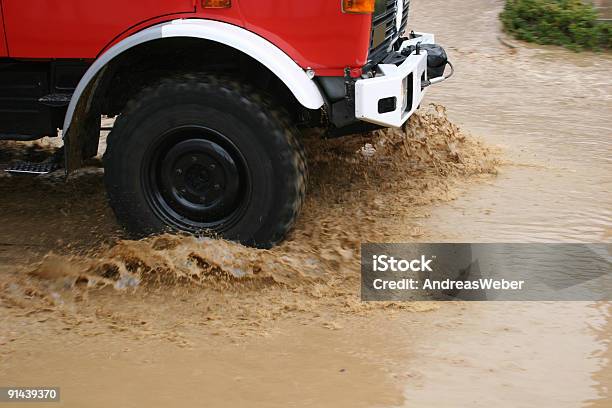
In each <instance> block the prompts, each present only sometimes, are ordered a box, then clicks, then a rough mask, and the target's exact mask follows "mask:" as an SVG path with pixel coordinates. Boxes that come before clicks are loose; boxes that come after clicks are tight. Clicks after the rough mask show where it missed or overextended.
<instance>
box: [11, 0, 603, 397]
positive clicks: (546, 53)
mask: <svg viewBox="0 0 612 408" xmlns="http://www.w3.org/2000/svg"><path fill="white" fill-rule="evenodd" d="M412 3H413V4H412V9H413V10H412V17H411V19H412V21H413V26H414V29H415V30H423V31H425V30H427V31H432V32H435V33H436V34H437V39H438V41H439V42H440V43H442V44H445V45H447V46H448V50H449V54H450V55H451V57H452V58H453V60H454V62H455V65H456V68H457V74H456V76H455V77H454V78H453V79H452V81H449V82H448V83H445V84H443V85H439V86H438V87H435V88H434V89H432V91H431V92H430V94H429V95H428V97H427V102H428V103H429V102H433V103H437V104H440V105H435V106H424V107H423V109H422V111H421V112H420V113H419V114H418V115H417V116H415V117H414V118H412V119H411V121H410V123H409V125H408V126H407V127H406V129H404V130H402V131H385V132H376V133H374V134H370V135H366V136H358V137H354V138H349V139H342V140H335V141H322V140H320V139H319V138H318V137H317V136H318V135H317V134H308V135H306V137H305V145H306V147H307V151H308V156H309V165H310V168H311V174H312V177H311V184H310V186H309V195H308V198H307V202H306V206H305V209H304V212H303V214H302V215H301V217H300V218H299V220H298V223H297V225H296V228H295V230H294V231H293V232H292V234H291V235H290V236H289V237H288V240H287V241H286V242H285V243H283V244H282V245H280V246H279V247H277V248H274V249H272V250H269V251H262V250H254V249H250V248H245V247H242V246H240V245H237V244H233V243H228V242H224V241H215V240H208V239H197V238H192V237H174V236H161V237H154V238H150V239H147V240H142V241H126V240H122V239H123V233H122V232H121V231H120V230H119V229H118V227H117V225H116V224H115V221H114V218H113V215H112V213H111V211H110V210H109V208H108V207H107V205H106V199H105V196H104V191H103V188H102V183H101V170H100V169H99V168H98V167H97V166H96V164H97V163H96V162H95V161H94V162H93V163H91V164H92V166H91V167H89V168H88V169H85V170H84V171H82V172H80V173H79V174H77V175H74V176H72V177H71V178H70V179H69V180H68V181H67V182H66V183H64V182H63V181H61V180H59V179H57V178H55V177H53V176H49V177H45V178H37V179H27V178H26V179H23V178H15V177H6V176H4V177H0V209H1V211H2V212H1V215H0V328H1V330H0V385H19V386H41V385H48V386H59V387H61V398H62V402H61V403H60V404H52V405H50V406H66V407H82V406H87V407H106V406H121V407H141V406H149V407H158V406H159V407H166V406H169V405H170V406H200V405H204V406H210V407H226V406H232V407H234V406H236V407H257V406H261V407H286V406H299V407H301V406H312V407H343V406H350V407H381V406H417V407H422V406H423V407H462V406H474V407H480V406H482V407H489V406H492V405H495V406H504V407H535V406H537V407H542V406H551V407H553V406H554V407H576V406H608V404H609V398H610V397H609V394H608V392H609V391H607V390H609V388H610V386H611V385H612V384H611V376H610V366H609V358H610V351H609V348H608V347H609V340H610V337H611V336H610V334H611V330H612V329H611V326H610V321H611V320H610V313H611V309H610V305H609V303H607V302H600V303H592V302H567V303H564V302H488V303H452V302H451V303H433V302H418V303H401V304H393V303H383V304H380V303H377V304H365V303H361V302H360V301H359V297H358V296H359V291H358V288H359V244H360V242H362V241H363V242H365V241H388V242H402V241H415V240H421V241H433V242H435V241H463V242H470V241H482V242H489V241H495V242H500V241H516V242H530V241H554V242H557V241H580V242H602V241H606V242H609V241H610V240H611V239H612V233H611V224H612V220H611V217H610V211H611V210H612V201H611V200H612V195H611V194H610V187H611V181H612V179H611V176H612V171H610V170H612V169H611V163H610V153H611V151H610V143H611V140H610V136H611V135H610V129H611V128H612V126H611V120H612V115H611V113H612V111H611V102H610V98H611V95H612V89H611V83H610V79H609V74H608V72H609V67H610V62H611V60H612V59H611V58H610V55H609V54H591V53H583V54H573V53H571V52H569V51H565V50H561V49H557V48H541V47H533V46H530V45H526V44H522V43H515V42H513V41H512V40H508V39H505V37H503V36H502V34H500V32H499V25H498V22H497V17H496V16H497V13H498V12H499V10H500V8H501V6H502V3H503V2H502V1H485V0H463V1H458V0H447V1H437V0H432V1H428V2H425V1H417V0H413V2H412ZM500 36H501V38H502V40H503V41H504V42H506V43H507V44H510V45H513V44H515V45H513V46H515V47H516V48H510V47H508V45H504V44H502V42H500V40H499V38H498V37H500ZM441 105H443V106H446V109H447V110H446V109H445V108H443V107H442V106H441ZM449 117H450V119H451V121H449V119H448V118H449ZM455 123H456V124H460V125H461V128H462V129H459V128H458V127H457V126H456V125H455ZM366 143H369V144H370V145H371V146H368V147H366V148H364V146H365V145H366ZM13 147H14V146H12V145H11V144H5V145H3V146H2V148H1V149H0V155H2V156H3V157H0V159H2V160H6V159H9V158H10V157H14V156H17V155H19V154H21V153H20V150H17V149H15V148H13ZM48 153H49V149H48V147H47V146H45V145H42V146H41V145H37V146H34V147H32V148H31V150H30V151H28V154H29V155H31V156H38V157H44V156H45V155H47V154H48ZM2 160H0V161H2ZM41 406H44V404H41Z"/></svg>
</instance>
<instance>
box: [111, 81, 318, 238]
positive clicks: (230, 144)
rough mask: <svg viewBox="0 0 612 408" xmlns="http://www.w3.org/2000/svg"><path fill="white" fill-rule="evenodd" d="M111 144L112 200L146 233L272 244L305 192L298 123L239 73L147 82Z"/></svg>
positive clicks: (131, 225)
mask: <svg viewBox="0 0 612 408" xmlns="http://www.w3.org/2000/svg"><path fill="white" fill-rule="evenodd" d="M107 144H108V145H107V150H106V153H105V155H104V166H105V183H106V188H107V191H108V195H109V198H110V203H111V206H112V208H113V210H114V211H115V214H116V215H117V218H118V220H119V222H120V223H121V224H122V225H123V226H124V227H125V228H126V229H127V230H128V231H130V232H131V233H133V235H135V236H137V237H142V236H146V235H151V234H156V233H161V232H165V231H185V232H188V233H195V234H200V233H207V234H211V233H212V234H214V235H220V236H222V237H224V238H227V239H231V240H236V241H240V242H242V243H244V244H246V245H252V246H257V247H263V248H265V247H270V246H272V245H274V244H275V243H277V242H279V241H280V240H282V239H283V237H284V236H285V234H286V233H287V231H288V230H289V229H290V228H291V226H292V225H293V222H294V221H295V218H296V216H297V214H298V212H299V210H300V207H301V205H302V201H303V199H304V193H305V189H306V177H307V170H306V162H305V158H304V157H305V156H304V153H303V150H302V147H301V145H300V143H299V140H298V138H297V130H296V129H295V128H294V127H293V126H292V125H291V124H290V122H289V120H288V118H287V115H286V114H285V113H284V112H283V111H281V110H278V109H274V108H273V107H272V106H271V104H270V103H269V102H268V101H267V100H266V99H265V98H264V97H263V96H261V95H259V94H258V93H257V92H255V91H254V90H253V89H251V88H249V87H246V86H244V85H241V84H239V83H237V82H234V81H230V80H221V79H217V78H214V77H210V76H206V77H203V76H191V75H186V76H181V77H177V78H173V79H167V80H164V81H162V82H160V83H159V84H157V85H155V86H151V87H148V88H146V89H145V90H143V91H142V92H141V93H140V94H139V95H138V96H137V97H136V98H134V99H133V100H131V101H130V102H129V103H128V104H127V107H126V109H125V111H124V113H122V114H121V115H120V116H119V117H118V118H117V121H116V122H115V126H114V128H113V131H112V132H111V134H110V135H109V137H108V140H107Z"/></svg>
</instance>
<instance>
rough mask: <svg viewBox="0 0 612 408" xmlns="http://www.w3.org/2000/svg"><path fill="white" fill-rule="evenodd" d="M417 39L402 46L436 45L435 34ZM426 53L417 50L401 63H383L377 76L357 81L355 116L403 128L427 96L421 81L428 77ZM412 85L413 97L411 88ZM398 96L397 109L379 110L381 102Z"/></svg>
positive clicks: (418, 34) (378, 67)
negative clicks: (409, 90) (383, 111)
mask: <svg viewBox="0 0 612 408" xmlns="http://www.w3.org/2000/svg"><path fill="white" fill-rule="evenodd" d="M417 36H418V37H417V38H413V39H410V40H405V41H404V42H403V43H402V48H401V49H404V48H405V47H408V46H409V45H416V44H417V43H422V44H434V35H433V34H427V33H417ZM427 79H428V78H427V52H426V51H421V52H420V54H419V55H416V54H415V53H414V52H413V53H412V54H410V56H408V58H406V60H405V61H404V62H403V63H402V64H401V65H400V66H396V65H393V64H380V65H378V66H377V73H376V76H375V77H374V78H367V79H359V80H357V81H356V82H355V117H356V118H357V119H360V120H363V121H366V122H371V123H376V124H378V125H382V126H388V127H400V126H402V125H403V124H404V123H405V122H406V121H407V120H408V118H409V117H410V116H411V115H412V114H413V113H414V112H415V111H416V110H417V108H418V107H419V105H420V104H421V100H422V99H423V96H424V95H425V89H422V87H421V84H422V81H424V80H427ZM408 87H410V88H412V98H409V97H408V95H409V94H410V92H408V89H410V88H408ZM386 98H396V99H395V101H396V102H395V110H393V111H390V112H385V113H380V112H379V101H380V100H381V99H386Z"/></svg>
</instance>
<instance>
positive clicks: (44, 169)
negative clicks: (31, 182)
mask: <svg viewBox="0 0 612 408" xmlns="http://www.w3.org/2000/svg"><path fill="white" fill-rule="evenodd" d="M59 168H60V165H59V163H53V162H42V163H32V162H26V161H18V162H13V163H11V164H9V165H8V166H7V167H6V168H5V169H4V171H5V172H7V173H11V174H33V175H40V174H48V173H51V172H53V171H55V170H57V169H59Z"/></svg>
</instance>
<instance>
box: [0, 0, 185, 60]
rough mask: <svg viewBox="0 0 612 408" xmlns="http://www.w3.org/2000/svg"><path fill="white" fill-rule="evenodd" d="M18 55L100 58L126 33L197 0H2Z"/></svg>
mask: <svg viewBox="0 0 612 408" xmlns="http://www.w3.org/2000/svg"><path fill="white" fill-rule="evenodd" d="M2 4H3V6H4V7H3V8H4V23H5V33H6V38H7V40H8V52H9V55H10V56H11V57H13V58H54V59H55V58H88V59H89V58H95V57H96V56H97V55H98V53H99V52H100V51H101V50H102V49H103V48H104V47H105V46H106V45H107V44H108V43H109V42H111V41H112V40H113V39H114V38H116V37H117V36H119V35H120V34H121V33H123V32H124V31H126V30H127V29H129V28H130V27H133V26H134V25H137V24H139V23H142V22H144V21H147V20H150V19H154V18H156V17H160V16H164V15H169V14H177V13H189V12H193V11H194V4H195V2H194V0H137V1H134V0H27V1H26V0H2Z"/></svg>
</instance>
